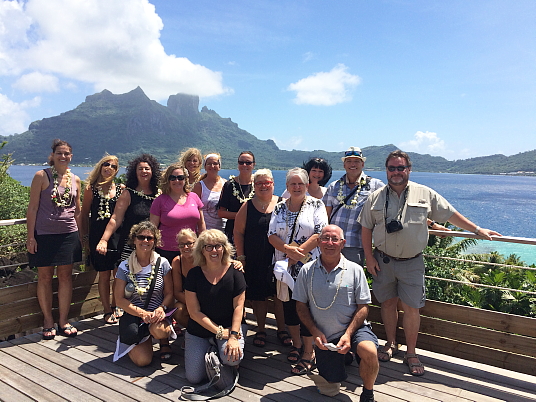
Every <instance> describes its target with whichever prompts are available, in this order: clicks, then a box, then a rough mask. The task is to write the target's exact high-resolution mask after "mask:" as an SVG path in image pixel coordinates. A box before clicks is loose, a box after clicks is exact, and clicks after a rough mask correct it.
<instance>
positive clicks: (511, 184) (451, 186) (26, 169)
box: [9, 166, 536, 264]
mask: <svg viewBox="0 0 536 402" xmlns="http://www.w3.org/2000/svg"><path fill="white" fill-rule="evenodd" d="M39 169H42V167H38V166H11V167H10V168H9V174H10V175H11V177H13V178H14V179H15V180H18V181H20V182H21V183H22V184H23V185H25V186H29V185H30V184H31V181H32V178H33V175H34V174H35V172H36V171H38V170H39ZM72 170H73V172H74V173H75V174H77V175H79V176H80V178H82V179H84V178H85V177H86V176H87V174H88V173H89V171H90V170H91V168H87V167H73V168H72ZM123 172H124V169H121V170H120V173H123ZM231 174H233V175H234V174H237V171H236V170H227V169H224V170H222V171H221V173H220V175H221V176H222V177H224V178H226V179H227V178H228V177H229V175H231ZM343 174H344V172H343V171H334V172H333V176H332V179H331V181H333V180H337V179H338V178H340V177H341V176H342V175H343ZM367 174H369V175H370V176H372V177H375V178H377V179H380V180H382V181H383V182H386V176H385V172H376V171H373V172H367ZM273 175H274V182H275V194H282V193H283V191H284V190H285V175H286V171H277V170H275V171H273ZM410 179H411V180H413V181H415V182H417V183H420V184H424V185H426V186H429V187H431V188H433V189H434V190H436V191H437V192H438V193H439V194H441V195H442V196H444V197H445V198H446V199H447V200H449V202H450V203H451V204H452V205H453V206H454V207H455V208H456V209H457V210H458V211H459V212H460V213H461V214H463V215H465V216H466V217H467V218H469V219H471V220H472V221H473V222H475V223H476V224H478V225H479V226H481V227H485V228H489V229H493V230H496V231H497V232H499V233H501V234H503V235H506V236H515V237H528V238H536V219H535V218H536V212H535V207H534V206H535V205H536V177H533V176H531V177H529V176H505V175H504V176H503V175H501V176H492V175H469V174H449V173H423V172H412V173H411V176H410ZM491 251H498V252H499V253H501V254H504V255H510V254H517V255H518V256H520V257H521V259H522V260H523V261H525V262H526V263H528V264H536V246H531V245H523V244H513V243H503V242H490V241H480V242H479V244H478V245H477V246H475V247H474V248H473V249H471V250H470V252H475V253H487V252H491Z"/></svg>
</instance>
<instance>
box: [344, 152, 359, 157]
mask: <svg viewBox="0 0 536 402" xmlns="http://www.w3.org/2000/svg"><path fill="white" fill-rule="evenodd" d="M344 156H359V157H362V156H363V153H362V152H359V151H346V152H345V153H344Z"/></svg>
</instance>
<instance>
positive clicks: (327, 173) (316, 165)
mask: <svg viewBox="0 0 536 402" xmlns="http://www.w3.org/2000/svg"><path fill="white" fill-rule="evenodd" d="M302 168H303V169H305V170H306V171H307V173H308V174H309V175H310V174H311V169H322V171H323V172H324V177H323V178H322V180H319V181H318V184H319V185H320V186H325V185H326V183H327V182H328V181H329V179H331V165H330V164H329V163H328V161H327V160H325V159H324V158H311V159H309V160H308V161H307V162H304V163H303V166H302Z"/></svg>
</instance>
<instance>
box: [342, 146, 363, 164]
mask: <svg viewBox="0 0 536 402" xmlns="http://www.w3.org/2000/svg"><path fill="white" fill-rule="evenodd" d="M346 158H359V159H361V160H362V161H363V162H365V161H366V160H367V158H365V157H364V156H363V152H362V151H361V148H358V147H350V148H348V150H347V151H345V152H344V156H343V157H342V158H341V160H342V161H343V162H344V161H345V160H346Z"/></svg>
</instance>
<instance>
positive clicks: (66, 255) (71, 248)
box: [28, 231, 82, 267]
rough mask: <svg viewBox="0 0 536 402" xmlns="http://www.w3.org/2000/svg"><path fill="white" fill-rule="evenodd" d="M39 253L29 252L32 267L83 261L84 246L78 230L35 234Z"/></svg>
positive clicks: (29, 261)
mask: <svg viewBox="0 0 536 402" xmlns="http://www.w3.org/2000/svg"><path fill="white" fill-rule="evenodd" d="M35 241H36V242H37V253H35V254H31V253H28V263H29V265H30V267H50V266H59V265H71V264H73V263H75V262H80V261H82V246H81V244H80V238H79V237H78V231H76V232H71V233H60V234H46V235H37V234H36V235H35Z"/></svg>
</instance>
